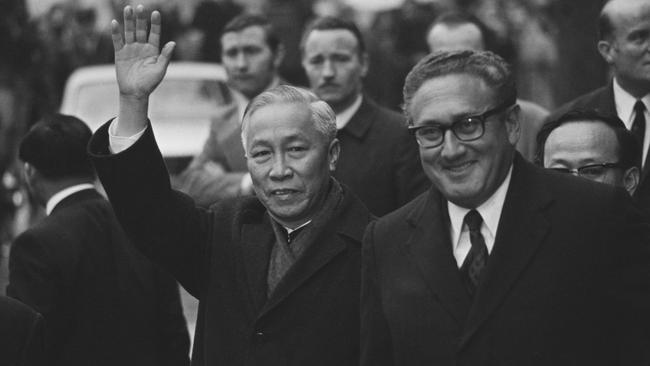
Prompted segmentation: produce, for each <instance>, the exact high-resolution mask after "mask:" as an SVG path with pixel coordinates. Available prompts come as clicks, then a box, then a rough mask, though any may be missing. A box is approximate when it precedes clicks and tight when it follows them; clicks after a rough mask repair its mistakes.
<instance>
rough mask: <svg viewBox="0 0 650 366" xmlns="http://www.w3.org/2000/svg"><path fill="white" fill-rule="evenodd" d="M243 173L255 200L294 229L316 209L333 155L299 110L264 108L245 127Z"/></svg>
mask: <svg viewBox="0 0 650 366" xmlns="http://www.w3.org/2000/svg"><path fill="white" fill-rule="evenodd" d="M246 129H247V131H246V133H245V143H246V151H247V162H248V171H249V172H250V174H251V178H252V179H253V188H254V189H255V193H256V194H257V197H258V198H259V199H260V201H261V202H262V204H264V206H265V207H266V208H267V210H268V211H269V213H270V214H271V215H272V216H273V217H274V218H275V219H276V220H277V221H278V222H280V223H281V224H282V225H284V226H287V227H297V226H299V225H301V224H303V223H305V222H306V221H308V220H309V219H311V218H312V217H313V216H314V214H315V213H316V212H317V211H318V210H319V208H320V207H321V206H322V202H323V200H324V198H325V196H326V194H327V189H328V187H329V182H330V172H331V171H333V170H334V168H335V166H336V161H337V159H338V154H339V145H338V140H334V141H332V142H330V143H328V141H327V138H326V137H325V136H324V135H323V134H322V133H321V132H319V131H318V130H317V129H316V127H315V126H314V123H313V122H312V115H311V110H310V109H309V107H308V106H307V105H305V104H300V103H277V104H269V105H266V106H264V107H261V108H260V109H258V110H256V111H255V112H253V114H252V115H251V116H250V119H249V121H248V123H247V125H246Z"/></svg>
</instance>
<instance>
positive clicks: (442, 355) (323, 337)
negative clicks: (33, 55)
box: [0, 0, 650, 366]
mask: <svg viewBox="0 0 650 366" xmlns="http://www.w3.org/2000/svg"><path fill="white" fill-rule="evenodd" d="M231 5H232V4H231ZM229 9H230V10H232V11H231V12H228V11H225V12H224V13H223V14H230V15H232V16H228V19H227V20H225V18H223V17H222V18H220V19H221V20H223V24H222V25H220V26H219V34H220V35H219V37H217V38H216V39H215V41H216V42H218V48H216V49H218V50H219V51H218V58H219V60H220V62H221V63H222V64H223V66H224V68H225V70H226V74H227V84H228V87H229V92H230V93H232V94H233V95H237V96H238V97H237V98H228V99H230V100H231V103H230V104H229V105H227V106H226V107H225V108H223V109H222V110H221V113H220V114H219V115H218V116H215V118H214V119H213V121H212V123H211V126H210V133H209V136H208V137H207V139H206V141H205V142H204V143H203V148H202V150H201V152H200V153H199V154H198V155H197V156H195V157H194V159H193V160H192V161H191V162H190V164H189V165H188V167H187V168H186V169H185V171H184V172H182V173H181V174H180V175H178V176H175V177H170V176H169V174H168V172H167V169H166V166H165V163H164V160H163V157H162V155H161V153H160V151H159V149H158V147H157V143H156V139H155V137H154V133H153V129H154V127H152V124H151V121H149V118H148V110H149V105H148V100H149V96H150V95H151V93H152V92H153V91H154V90H155V89H156V87H157V86H158V85H159V83H160V82H161V81H162V80H163V79H164V77H165V72H166V70H167V67H168V65H169V63H170V62H171V61H172V60H173V59H174V58H175V57H178V56H174V55H175V54H176V53H177V52H187V50H188V49H190V48H191V47H190V46H188V44H184V43H183V42H184V41H186V42H190V39H191V37H180V38H175V37H169V36H168V35H169V33H167V35H166V33H165V32H167V31H165V29H166V27H167V22H166V20H165V19H163V17H162V16H161V12H159V11H157V10H154V11H152V12H150V11H149V10H147V9H145V8H144V7H143V6H141V5H140V6H137V7H132V6H125V7H124V8H123V9H122V10H121V13H120V16H119V17H118V19H120V21H117V20H113V21H112V23H111V27H110V28H111V29H110V33H107V34H105V35H101V34H100V35H97V36H94V35H92V34H91V32H90V31H88V34H87V36H88V39H89V40H90V39H96V40H98V39H105V40H106V42H108V43H107V44H108V45H109V46H110V44H111V43H112V49H111V48H110V47H109V50H110V55H108V56H107V57H110V60H112V62H114V65H115V70H116V78H117V82H118V86H119V108H118V110H116V111H115V115H116V117H115V118H114V119H111V120H110V121H107V122H106V123H105V124H104V125H103V126H102V127H100V128H99V129H98V130H97V131H95V132H94V133H93V132H91V131H90V130H89V128H88V127H87V126H86V124H85V123H84V122H83V121H81V120H79V119H78V118H76V117H74V116H66V115H61V114H56V113H54V114H51V115H48V116H47V117H45V118H42V119H41V120H40V121H38V122H37V123H34V124H33V126H31V128H29V130H28V131H27V132H26V133H25V134H24V135H21V139H20V140H19V143H18V144H17V145H18V147H17V151H18V152H17V154H18V159H19V160H20V162H21V168H22V169H21V170H22V172H21V174H22V176H23V177H24V181H25V185H26V187H27V189H28V190H29V192H30V195H31V197H32V198H33V199H34V201H35V202H36V203H37V204H38V205H40V206H42V207H43V209H44V210H45V215H46V216H45V217H44V218H43V219H41V220H39V221H38V222H37V223H35V224H34V225H33V226H32V227H31V228H29V229H28V230H26V231H25V232H24V233H22V234H20V235H19V236H18V237H16V238H15V239H14V240H13V243H12V249H11V256H10V259H9V285H8V287H7V295H8V296H9V297H0V320H2V322H0V364H12V365H46V364H47V365H88V364H97V365H114V364H119V365H170V366H171V365H189V364H190V363H191V364H192V365H213V364H224V365H363V366H371V365H372V366H375V365H432V364H434V365H533V364H539V365H583V364H585V365H586V364H589V365H647V364H649V363H650V311H649V310H650V216H648V215H649V214H650V182H648V180H650V178H648V177H647V171H648V170H650V168H648V162H647V160H648V159H647V156H648V154H650V153H649V150H650V128H648V127H647V126H646V122H647V121H648V120H650V112H649V109H648V108H649V107H650V4H649V3H648V2H647V0H609V1H607V2H605V3H604V4H603V6H602V8H601V9H600V10H599V11H600V14H599V16H598V19H594V22H596V21H597V22H598V43H597V45H594V48H595V50H596V51H597V52H598V53H599V54H600V55H601V56H602V58H603V60H604V61H605V62H606V63H607V64H608V65H609V67H610V69H611V75H612V78H611V80H610V81H608V82H607V83H606V84H605V85H604V86H602V87H600V88H598V89H596V90H593V91H590V92H588V93H587V94H585V95H583V96H580V97H578V98H576V99H575V100H573V101H570V102H568V103H567V104H565V105H562V106H561V107H559V108H556V109H554V108H550V110H549V107H551V106H549V105H540V104H538V103H534V102H532V101H529V100H525V99H522V98H521V97H520V94H519V93H518V89H517V87H516V84H517V80H518V75H517V74H516V71H515V69H514V68H513V66H512V64H511V63H509V62H508V60H507V59H508V57H507V55H505V57H503V56H501V55H500V54H502V55H503V54H504V53H503V50H504V47H503V44H500V43H499V42H496V41H495V36H496V35H495V34H494V33H493V30H492V29H491V27H490V26H489V25H487V24H486V23H485V22H484V21H483V20H481V19H479V18H478V17H476V16H474V15H472V14H470V13H468V12H463V11H450V12H442V13H439V14H436V15H435V17H433V19H431V21H429V22H427V24H426V26H425V27H420V26H417V24H416V23H412V24H409V27H411V28H410V29H411V30H410V32H411V33H409V34H410V36H411V37H415V36H416V34H413V32H414V29H418V32H419V33H418V34H417V36H418V39H419V41H418V42H415V41H412V42H413V43H419V44H421V45H423V47H425V50H424V51H422V52H413V53H411V54H410V56H409V57H410V61H409V62H411V65H410V66H409V71H408V74H407V75H406V76H405V78H404V79H403V80H402V81H401V84H403V88H402V89H401V90H399V95H401V97H400V102H399V104H400V105H401V106H402V110H401V113H400V112H397V111H395V109H394V105H393V104H392V102H391V99H390V98H388V99H381V98H376V95H388V94H382V93H379V94H374V93H371V90H373V88H372V87H371V86H369V85H368V84H369V83H371V82H372V80H369V77H368V76H369V73H370V72H371V65H372V62H371V57H373V52H372V47H374V46H372V45H369V44H368V42H367V37H365V36H364V34H363V32H362V31H361V30H360V28H359V27H358V26H357V24H355V22H354V21H351V20H349V19H347V18H345V17H337V16H327V15H323V16H319V17H316V18H315V19H313V20H311V21H310V22H308V23H307V24H306V26H305V27H304V28H303V29H302V32H300V34H299V37H295V36H296V35H295V34H294V35H293V36H294V38H295V39H296V41H297V45H296V47H297V54H296V55H295V56H296V57H297V58H298V65H299V67H300V68H301V72H302V73H304V74H303V75H304V85H305V87H301V86H298V85H302V84H300V82H299V81H296V79H293V78H292V77H289V76H288V75H291V73H286V72H284V71H283V65H285V66H286V64H285V63H284V62H283V61H284V60H285V58H287V57H291V56H290V54H291V51H290V50H289V48H290V47H288V45H287V43H286V39H285V38H284V37H282V36H281V34H282V32H279V31H278V29H277V27H276V25H275V24H273V22H272V21H270V19H269V17H266V16H263V15H260V14H251V13H249V12H246V11H235V8H234V7H232V8H229ZM230 10H229V11H230ZM240 10H241V9H240ZM420 15H422V14H420ZM204 16H205V14H204ZM414 17H415V18H417V16H414ZM79 18H80V19H81V20H83V19H86V20H87V18H85V17H83V16H79ZM221 20H220V21H221ZM203 21H204V23H202V24H204V25H206V24H209V23H210V22H209V21H208V22H206V21H205V19H204V20H203ZM175 25H176V24H175V23H174V22H173V21H172V22H171V24H170V26H171V28H173V27H174V26H175ZM82 32H83V31H82ZM174 39H176V41H172V40H174ZM89 42H90V41H89ZM102 42H104V41H102ZM102 42H99V43H95V44H96V45H99V44H100V43H102ZM64 43H65V42H64ZM66 45H67V46H70V45H69V44H67V43H66ZM106 47H108V46H101V47H99V48H93V47H86V48H85V49H87V50H89V51H88V55H89V57H90V56H92V57H95V56H97V57H99V56H100V55H101V54H102V53H103V52H104V51H101V52H100V49H102V50H105V49H106ZM506 48H507V47H506ZM61 51H62V52H63V51H64V49H63V48H62V49H61ZM201 52H207V51H206V50H205V49H202V51H201ZM211 52H214V51H211ZM213 56H214V55H213ZM390 56H391V55H390V54H385V55H382V57H384V58H387V59H388V58H390ZM102 57H103V56H102ZM71 62H73V61H72V60H71ZM295 75H297V74H295ZM394 76H395V75H387V78H386V79H387V80H389V81H390V80H391V78H392V77H394ZM391 82H392V81H391ZM96 178H98V179H99V181H100V182H101V185H102V187H103V189H104V190H105V194H106V197H105V196H103V195H102V194H100V193H99V192H98V190H97V188H96V186H95V184H94V182H95V179H96ZM177 282H178V283H179V284H180V285H181V286H183V288H185V289H186V290H187V291H188V292H189V293H190V294H191V295H192V296H194V297H196V298H197V299H198V300H199V309H198V319H197V323H196V329H195V333H194V334H195V336H194V341H193V347H192V351H191V357H190V339H189V335H188V330H187V328H186V323H185V319H184V317H183V309H182V306H181V301H180V297H179V290H178V285H177Z"/></svg>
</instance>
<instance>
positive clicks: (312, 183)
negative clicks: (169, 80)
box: [89, 6, 371, 366]
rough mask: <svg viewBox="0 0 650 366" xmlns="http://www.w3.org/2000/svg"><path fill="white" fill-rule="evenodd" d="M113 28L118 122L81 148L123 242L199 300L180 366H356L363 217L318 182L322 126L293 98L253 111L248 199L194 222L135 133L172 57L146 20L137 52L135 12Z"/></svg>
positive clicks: (333, 145) (330, 135) (330, 131)
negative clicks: (188, 357) (189, 349)
mask: <svg viewBox="0 0 650 366" xmlns="http://www.w3.org/2000/svg"><path fill="white" fill-rule="evenodd" d="M136 18H137V20H136ZM124 22H125V29H126V30H127V33H126V34H125V36H124V38H122V35H121V34H120V28H119V25H118V24H117V22H114V23H113V40H114V45H115V60H116V70H117V77H118V84H119V85H120V93H121V98H120V109H119V114H118V117H117V119H115V120H113V121H112V122H110V124H107V125H105V126H104V127H102V128H100V129H99V130H98V131H97V132H96V134H95V136H93V139H92V140H91V143H90V145H89V148H90V152H91V154H92V156H93V160H94V163H95V166H96V168H97V171H98V175H99V177H100V179H101V181H102V183H103V184H104V187H105V188H106V192H107V193H108V196H109V199H110V201H111V203H112V204H113V206H114V207H115V212H116V213H117V216H118V217H119V219H120V222H121V223H122V225H123V226H124V228H125V229H126V230H127V232H128V233H129V234H130V235H131V236H132V237H133V238H134V242H136V243H139V244H140V249H141V250H142V251H143V252H145V253H146V254H147V255H148V256H149V257H151V258H153V259H155V260H156V261H158V262H160V263H162V264H163V265H164V266H165V267H166V268H168V269H170V271H172V273H173V274H174V275H175V276H176V278H177V279H178V280H179V281H180V282H181V284H182V285H183V286H184V287H185V288H186V289H187V290H188V291H189V292H190V293H191V294H192V295H194V296H195V297H196V298H198V299H199V314H198V321H197V327H196V336H195V340H194V350H193V356H192V364H193V365H296V366H298V365H300V366H302V365H311V366H318V365H356V364H358V357H359V337H358V334H359V333H358V330H359V296H358V293H359V291H360V261H361V237H362V235H363V230H364V227H365V226H366V225H367V223H368V222H369V221H370V219H371V214H370V213H369V212H368V210H367V209H366V208H365V206H364V205H363V204H362V203H361V201H359V199H357V198H356V197H355V196H354V194H352V193H351V192H350V191H349V190H348V189H347V188H346V187H345V186H344V185H343V184H339V183H338V182H337V181H336V180H334V179H332V178H331V176H330V172H331V171H332V170H333V169H334V167H335V165H336V161H337V159H338V154H339V143H338V140H336V123H335V117H334V112H333V111H332V110H331V108H330V107H329V106H328V105H327V103H325V102H323V101H320V100H318V98H317V97H316V96H315V95H313V94H312V93H310V92H309V91H307V90H304V89H299V88H294V87H291V86H278V87H275V88H273V89H270V90H268V91H266V92H264V93H262V94H260V95H258V96H257V97H255V98H254V99H253V100H252V101H251V103H250V104H249V106H248V108H247V111H246V114H245V115H244V118H243V121H242V131H241V135H242V141H244V148H245V151H246V156H247V165H248V171H249V172H250V175H251V178H252V182H253V187H254V189H255V193H256V196H255V197H242V198H238V199H233V200H227V201H223V202H220V203H219V204H217V205H215V206H213V207H212V208H211V210H209V211H206V210H203V209H200V208H197V207H196V206H195V203H194V202H193V201H192V200H191V199H190V198H189V197H188V196H185V195H184V194H182V193H180V192H176V191H173V190H172V189H171V188H170V185H169V180H168V176H167V172H166V170H165V166H164V164H163V160H162V158H161V155H160V152H159V151H158V149H157V147H156V143H155V141H154V139H153V134H152V131H151V127H150V124H149V123H148V122H147V108H146V101H147V98H148V96H149V94H150V93H151V92H152V91H153V90H154V88H155V87H156V85H157V84H158V83H159V82H160V80H161V79H162V77H163V75H164V72H165V68H166V66H167V63H168V62H169V57H170V55H171V52H172V50H173V47H174V45H173V43H171V42H170V43H168V44H167V45H165V47H163V49H162V51H161V52H160V53H159V51H158V39H159V33H160V13H158V12H153V13H152V15H151V24H152V25H151V32H150V34H149V37H148V39H147V32H146V15H145V12H144V9H143V8H142V7H141V6H140V7H138V8H137V9H136V12H135V15H134V12H133V9H132V8H131V7H127V8H126V9H125V18H124ZM134 30H135V32H134ZM134 33H135V35H134ZM143 60H152V61H153V60H155V62H151V63H142V62H143ZM129 75H131V76H136V75H137V77H129Z"/></svg>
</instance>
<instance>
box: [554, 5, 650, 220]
mask: <svg viewBox="0 0 650 366" xmlns="http://www.w3.org/2000/svg"><path fill="white" fill-rule="evenodd" d="M599 39H600V40H599V41H598V51H599V52H600V54H601V56H602V57H603V59H604V60H605V61H606V62H607V63H608V64H609V66H610V67H611V70H612V72H613V75H614V77H613V79H612V80H611V81H610V82H609V83H608V84H607V85H606V86H603V87H601V88H598V89H596V90H594V91H592V92H590V93H587V94H585V95H582V96H580V97H578V98H576V99H575V100H573V101H571V102H569V103H567V104H565V105H564V106H562V107H560V108H558V110H557V111H554V112H553V113H552V115H551V116H550V117H549V120H554V119H557V118H558V117H559V116H561V115H563V114H564V113H566V112H568V111H570V110H575V109H594V110H596V111H598V112H600V113H602V114H605V115H615V116H618V118H619V119H620V120H621V121H623V123H624V124H625V127H626V128H627V129H628V130H630V131H631V132H632V134H633V135H634V136H635V139H636V140H637V144H638V145H639V147H640V151H639V154H640V159H641V166H642V170H641V181H640V182H639V186H638V188H637V189H636V191H635V193H634V199H635V201H636V202H637V203H638V204H639V206H640V207H642V208H643V209H644V210H650V179H648V178H647V175H648V164H647V162H648V159H647V156H648V151H649V150H650V149H649V146H650V127H648V125H647V124H648V121H650V112H648V108H649V107H650V52H648V49H649V48H650V3H648V1H645V0H610V1H608V2H607V3H605V6H603V9H602V10H601V13H600V19H599Z"/></svg>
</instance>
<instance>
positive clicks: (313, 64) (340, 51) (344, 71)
mask: <svg viewBox="0 0 650 366" xmlns="http://www.w3.org/2000/svg"><path fill="white" fill-rule="evenodd" d="M301 50H302V65H303V68H304V69H305V72H306V73H307V77H308V79H309V84H310V86H311V90H312V91H313V92H314V93H315V94H316V95H318V97H319V98H321V99H322V100H324V101H326V102H327V103H328V104H329V105H330V106H331V107H332V109H333V110H334V112H335V113H336V125H337V129H338V131H339V132H338V136H337V137H338V139H339V141H340V142H341V158H340V159H339V163H338V165H337V167H336V172H335V173H334V177H336V178H337V179H338V180H340V181H341V182H342V183H345V184H346V185H348V186H349V187H350V189H351V190H352V191H353V192H354V193H355V194H357V195H358V196H359V198H360V199H361V201H363V203H365V205H366V206H367V207H368V209H370V211H371V212H372V213H373V214H375V215H377V216H381V215H385V214H387V213H388V212H390V211H393V210H395V209H397V208H398V207H400V206H402V205H403V204H405V203H406V202H408V201H410V200H411V199H413V198H414V197H415V196H417V195H418V194H420V193H422V192H423V191H424V190H426V188H427V187H428V186H429V183H428V182H427V179H426V177H425V176H424V174H423V172H422V167H421V165H420V162H419V161H418V157H417V145H416V144H415V142H414V141H413V139H412V138H411V137H410V136H409V134H408V130H407V129H406V126H405V124H404V118H403V117H402V116H401V115H399V114H398V113H396V112H393V111H390V110H388V109H386V108H382V107H380V106H378V105H377V104H375V103H374V102H373V101H372V100H370V99H369V98H368V97H367V96H365V95H363V93H362V89H363V85H362V78H363V77H364V76H365V75H366V72H367V68H368V56H367V54H366V51H365V46H364V42H363V37H362V36H361V33H360V32H359V29H358V28H357V27H356V26H355V25H354V24H353V23H351V22H348V21H345V20H342V19H338V18H330V17H325V18H319V19H316V20H315V21H314V22H313V23H312V24H311V25H310V26H308V27H307V29H306V30H305V32H304V33H303V37H302V42H301Z"/></svg>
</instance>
